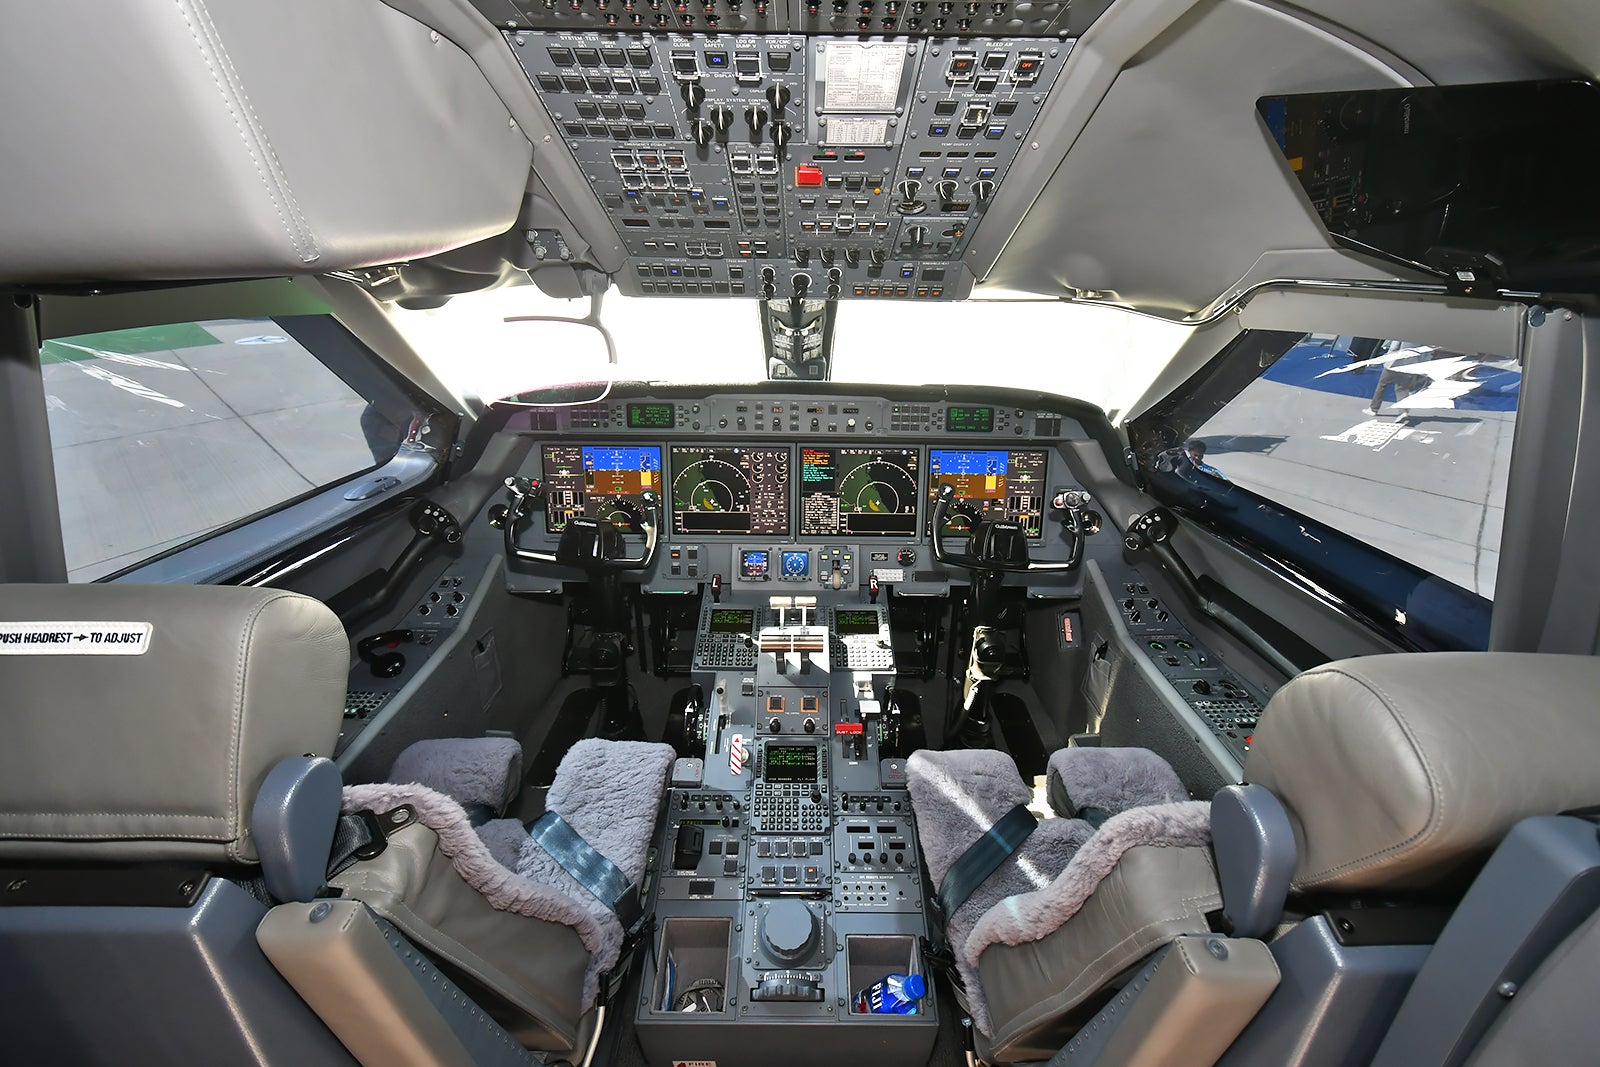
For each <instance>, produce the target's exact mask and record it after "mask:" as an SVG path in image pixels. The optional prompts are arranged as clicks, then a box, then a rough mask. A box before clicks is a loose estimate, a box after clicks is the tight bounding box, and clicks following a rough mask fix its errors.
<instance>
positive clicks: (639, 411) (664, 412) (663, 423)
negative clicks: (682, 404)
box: [628, 404, 674, 430]
mask: <svg viewBox="0 0 1600 1067" xmlns="http://www.w3.org/2000/svg"><path fill="white" fill-rule="evenodd" d="M673 415H674V411H673V407H672V405H671V404H629V405H628V429H630V430H670V429H672V420H673Z"/></svg>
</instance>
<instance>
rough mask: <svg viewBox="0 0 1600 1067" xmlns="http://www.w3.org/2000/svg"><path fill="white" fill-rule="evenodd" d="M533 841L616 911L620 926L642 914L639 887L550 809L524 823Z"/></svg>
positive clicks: (627, 925)
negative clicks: (527, 824) (531, 820)
mask: <svg viewBox="0 0 1600 1067" xmlns="http://www.w3.org/2000/svg"><path fill="white" fill-rule="evenodd" d="M528 835H529V836H530V837H532V838H533V840H534V843H535V844H537V845H538V846H539V847H540V848H542V849H544V850H545V851H546V852H548V853H549V854H550V858H551V859H553V860H555V861H556V862H557V863H559V864H560V865H561V869H562V870H564V871H566V872H567V873H568V874H570V875H572V877H573V878H574V879H576V880H577V882H578V884H579V885H581V886H583V888H585V889H587V890H588V891H589V892H590V893H592V894H594V896H595V898H596V899H598V900H599V901H600V903H602V904H604V905H605V906H606V907H608V908H610V909H611V910H612V911H613V912H615V913H616V916H617V919H618V921H620V922H621V923H622V928H623V929H624V930H631V929H633V926H634V924H635V923H637V922H638V921H639V919H640V918H642V917H643V915H644V907H643V904H642V903H641V902H640V900H639V887H638V886H636V885H634V884H632V883H630V882H629V881H628V879H627V878H626V876H624V875H623V873H622V871H621V870H619V869H618V868H617V865H616V864H615V863H612V862H611V861H610V860H608V859H606V858H605V857H604V856H602V855H601V854H600V853H599V852H597V851H596V850H595V848H594V846H593V845H591V844H589V842H587V841H585V840H584V839H583V838H582V836H580V835H579V833H578V831H576V830H574V829H573V828H572V826H571V824H570V823H568V822H567V820H565V819H563V818H562V817H561V816H560V815H557V814H556V813H555V812H553V811H547V812H545V813H544V814H543V815H541V816H539V818H538V819H536V820H535V821H534V822H533V824H532V825H531V826H529V827H528Z"/></svg>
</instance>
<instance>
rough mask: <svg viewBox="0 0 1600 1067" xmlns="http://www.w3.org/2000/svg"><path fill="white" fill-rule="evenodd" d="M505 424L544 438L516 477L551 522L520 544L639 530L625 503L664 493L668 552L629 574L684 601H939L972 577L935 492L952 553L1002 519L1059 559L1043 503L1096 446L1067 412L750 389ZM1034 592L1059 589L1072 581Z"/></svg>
mask: <svg viewBox="0 0 1600 1067" xmlns="http://www.w3.org/2000/svg"><path fill="white" fill-rule="evenodd" d="M630 394H631V395H630ZM505 429H506V430H507V431H508V432H512V433H519V434H525V435H530V436H535V437H537V438H538V439H539V443H538V445H537V447H536V448H535V450H534V452H533V454H532V455H531V456H530V457H529V460H528V462H527V466H526V467H525V469H524V471H523V473H524V474H525V475H527V476H529V477H531V478H534V479H537V480H539V481H540V482H541V488H542V492H543V493H544V497H545V510H546V515H545V519H544V522H543V523H540V522H538V520H534V521H533V522H532V523H530V524H527V525H526V526H525V527H524V528H522V529H521V530H520V531H519V533H518V537H519V539H520V540H519V543H520V544H522V545H523V546H524V547H527V548H540V547H543V548H546V549H551V548H554V546H555V544H556V542H557V540H558V539H559V538H560V536H561V533H562V531H563V530H564V529H565V527H566V524H567V522H568V521H569V520H570V519H571V517H572V516H574V515H579V514H582V515H586V516H590V517H599V518H608V519H610V520H611V521H614V522H616V523H617V525H619V526H620V527H621V528H622V531H623V533H624V534H629V535H636V534H638V533H639V532H640V531H639V526H638V522H639V519H640V518H641V517H642V516H641V515H640V514H639V512H638V505H637V496H636V493H635V492H633V491H634V490H635V489H640V490H642V489H644V488H650V489H654V490H655V491H657V492H658V493H659V494H660V497H661V507H662V530H661V548H660V554H659V559H658V561H657V563H656V564H655V565H654V566H653V567H652V568H650V569H649V570H647V571H644V572H639V576H638V578H637V579H636V580H638V581H640V582H641V583H642V584H643V585H644V586H645V587H646V588H647V589H650V590H659V591H686V590H692V589H693V588H695V587H696V586H697V585H699V584H702V583H704V582H707V581H710V580H711V579H712V578H713V577H720V578H721V579H722V582H723V587H724V588H725V589H731V590H742V591H748V592H764V593H782V592H786V591H792V592H805V591H809V590H816V591H818V592H823V591H830V590H833V591H843V590H863V589H865V588H866V587H868V586H869V585H870V584H871V582H872V580H873V579H876V580H877V582H878V583H879V584H880V585H885V584H893V586H894V587H895V589H896V590H897V591H901V592H925V593H935V592H937V591H939V590H943V589H946V588H948V586H949V585H950V583H952V582H957V583H959V582H963V581H965V580H966V577H965V572H964V571H960V570H950V569H947V568H945V567H944V566H943V565H942V564H940V563H939V562H938V561H937V560H936V559H935V558H934V554H933V552H932V551H931V549H930V545H929V540H930V536H931V529H930V527H931V524H932V511H933V508H932V502H933V497H934V494H936V493H937V491H938V487H939V485H940V484H941V482H942V481H951V482H952V484H955V485H956V487H957V489H958V492H959V494H960V495H959V498H958V501H957V503H958V506H957V507H956V508H955V509H953V510H954V511H955V512H956V514H955V515H954V516H953V517H952V521H951V522H950V523H949V524H948V525H947V528H946V531H945V533H946V536H947V537H949V538H951V539H952V542H959V540H960V538H961V537H962V534H963V533H964V530H965V527H966V526H967V525H968V524H969V523H970V522H971V520H972V519H974V518H978V517H983V518H989V519H1009V520H1012V521H1015V522H1018V523H1019V524H1021V525H1022V527H1023V528H1024V529H1025V530H1026V531H1027V533H1028V535H1029V537H1030V541H1029V543H1030V545H1032V549H1031V555H1032V557H1033V558H1034V559H1036V560H1041V561H1049V560H1061V559H1065V558H1067V555H1068V554H1069V551H1070V544H1071V542H1070V539H1069V538H1068V537H1067V535H1066V534H1065V533H1063V532H1062V531H1063V529H1064V528H1063V527H1062V526H1061V524H1060V523H1059V522H1057V521H1055V520H1056V519H1058V518H1062V517H1063V516H1062V515H1058V514H1057V513H1056V512H1055V511H1053V510H1052V507H1051V504H1050V501H1051V500H1052V499H1053V498H1054V497H1055V495H1056V493H1057V492H1059V491H1061V490H1063V489H1067V488H1074V487H1075V479H1074V478H1073V477H1072V476H1071V474H1070V473H1069V472H1068V470H1067V467H1066V461H1065V459H1064V457H1063V455H1062V453H1061V452H1060V451H1058V446H1060V445H1061V444H1063V443H1066V442H1072V441H1084V440H1088V439H1089V435H1088V432H1087V431H1086V430H1085V428H1084V426H1083V425H1082V424H1081V423H1080V422H1079V421H1078V420H1077V419H1076V418H1073V417H1070V416H1067V415H1064V414H1062V413H1061V412H1059V411H1050V410H1037V409H1029V408H1022V407H1016V406H1007V405H1004V404H995V403H990V404H980V403H972V402H968V401H966V400H962V399H957V400H938V401H934V400H929V401H925V402H924V401H920V400H912V401H906V400H896V399H891V398H889V397H884V396H875V395H871V394H846V393H843V392H822V391H819V392H816V393H809V392H808V393H797V392H793V391H791V390H788V389H782V390H780V389H773V390H771V391H764V390H762V389H760V388H757V389H755V390H752V391H751V393H750V394H748V395H736V394H731V393H725V394H710V395H707V394H689V393H682V392H672V393H667V394H666V395H659V394H654V395H653V394H651V393H648V392H644V391H643V390H639V391H634V390H633V389H631V388H629V389H625V390H622V391H620V392H619V394H618V395H617V396H616V398H615V399H610V400H607V401H606V402H604V403H596V404H591V405H580V406H567V407H549V408H539V407H526V408H519V409H517V410H516V411H515V412H512V413H511V414H510V416H509V419H508V422H507V424H506V426H505ZM991 468H992V469H991ZM628 540H629V542H630V543H631V545H632V546H634V547H637V546H639V545H641V544H642V543H643V540H642V538H639V537H637V536H630V537H629V538H628ZM950 547H951V548H952V549H954V550H957V551H960V548H959V546H958V544H957V543H952V544H951V546H950ZM560 573H561V572H560V571H559V570H558V569H554V568H552V570H551V572H550V573H548V574H546V573H544V572H543V571H542V570H539V571H537V572H536V570H535V569H530V568H526V567H522V568H511V569H508V572H507V576H508V583H509V584H510V585H511V587H513V588H515V589H517V590H518V591H525V592H538V591H548V590H552V589H557V588H559V587H560V583H561V577H560ZM1026 581H1027V583H1028V584H1029V586H1030V587H1037V588H1038V589H1039V590H1040V591H1041V592H1044V591H1045V590H1047V589H1048V590H1051V591H1056V592H1059V591H1060V590H1061V589H1063V588H1071V587H1075V586H1077V585H1081V581H1082V579H1081V576H1080V575H1078V574H1076V572H1073V573H1071V574H1068V575H1066V576H1064V577H1039V576H1031V577H1029V578H1028V579H1026Z"/></svg>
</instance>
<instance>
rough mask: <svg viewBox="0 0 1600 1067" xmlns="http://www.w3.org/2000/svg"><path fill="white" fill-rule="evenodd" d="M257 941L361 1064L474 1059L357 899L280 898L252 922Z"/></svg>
mask: <svg viewBox="0 0 1600 1067" xmlns="http://www.w3.org/2000/svg"><path fill="white" fill-rule="evenodd" d="M313 909H316V914H317V915H318V916H319V917H318V918H316V919H312V918H311V916H312V914H313ZM256 942H257V943H258V944H259V945H260V946H261V951H262V952H264V953H266V956H267V958H268V959H269V960H271V961H272V965H273V966H274V967H276V968H277V969H278V973H279V974H281V975H283V977H284V978H285V979H287V980H288V982H289V984H290V985H292V986H294V989H295V992H297V993H299V994H300V997H301V999H303V1000H304V1001H305V1002H306V1003H307V1004H309V1005H310V1006H311V1009H312V1010H313V1011H315V1012H316V1013H317V1015H318V1017H320V1018H321V1019H322V1021H323V1022H325V1023H327V1024H328V1029H330V1030H332V1031H333V1032H334V1035H335V1036H337V1037H338V1038H339V1041H340V1043H341V1044H343V1045H344V1047H345V1048H347V1049H349V1050H350V1054H351V1055H352V1056H354V1057H355V1058H356V1059H357V1060H359V1061H360V1062H361V1063H362V1064H364V1065H372V1067H376V1065H378V1064H383V1065H385V1067H472V1057H471V1056H470V1055H469V1054H468V1053H467V1049H466V1047H465V1046H464V1045H462V1043H461V1041H460V1039H459V1038H457V1037H456V1035H455V1033H454V1032H453V1031H452V1030H451V1029H450V1024H449V1023H448V1022H447V1021H446V1020H445V1019H443V1018H442V1017H441V1016H440V1015H439V1012H438V1011H437V1010H436V1009H435V1008H434V1006H433V1005H432V1004H431V1003H430V1002H429V1000H428V997H427V994H426V993H424V992H423V990H422V988H421V987H420V986H418V985H417V982H416V980H415V979H414V978H413V977H412V975H411V972H410V971H409V970H408V969H407V967H406V965H405V963H404V962H402V961H401V960H400V959H399V958H398V957H397V956H396V955H395V953H394V950H393V949H392V948H391V947H390V946H389V943H388V942H387V941H386V940H384V936H383V932H382V931H381V930H379V929H378V926H377V924H376V923H375V922H374V921H373V919H372V913H371V912H369V911H367V909H366V908H364V907H362V906H361V904H360V902H359V901H354V900H329V901H319V902H317V903H315V904H312V903H296V904H280V905H279V906H278V907H276V908H273V909H272V910H271V911H269V912H268V913H267V916H266V918H264V919H262V920H261V925H260V926H257V927H256Z"/></svg>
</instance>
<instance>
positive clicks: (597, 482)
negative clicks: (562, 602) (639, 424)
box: [543, 445, 661, 533]
mask: <svg viewBox="0 0 1600 1067" xmlns="http://www.w3.org/2000/svg"><path fill="white" fill-rule="evenodd" d="M543 460H544V492H545V497H544V499H545V505H544V528H545V532H546V533H560V532H561V531H562V530H565V529H566V528H567V520H569V519H571V518H572V517H573V516H574V515H586V516H588V517H590V518H599V519H606V520H608V521H610V522H611V523H613V524H614V525H616V526H618V527H620V528H621V529H622V530H623V532H628V531H631V530H633V529H634V528H635V527H636V526H637V525H638V523H639V510H638V505H637V504H635V503H634V502H633V501H631V500H627V499H624V498H627V497H637V496H638V495H639V494H640V493H641V492H643V491H644V490H646V489H653V490H655V491H656V492H660V491H661V449H660V448H657V447H656V446H654V445H648V446H643V447H640V446H637V445H545V446H544V454H543Z"/></svg>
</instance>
